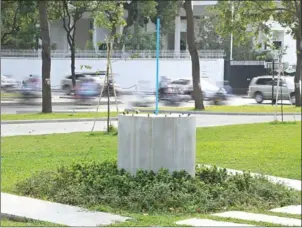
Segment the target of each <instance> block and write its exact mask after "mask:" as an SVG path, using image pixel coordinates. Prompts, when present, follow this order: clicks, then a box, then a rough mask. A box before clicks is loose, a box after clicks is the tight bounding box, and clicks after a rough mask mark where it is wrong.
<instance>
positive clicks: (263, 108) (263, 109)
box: [1, 105, 301, 121]
mask: <svg viewBox="0 0 302 228" xmlns="http://www.w3.org/2000/svg"><path fill="white" fill-rule="evenodd" d="M138 109H139V110H146V108H138ZM147 109H148V110H149V109H152V108H147ZM160 109H161V110H165V111H169V110H177V111H194V109H192V108H189V107H161V108H160ZM207 111H212V112H233V113H240V112H250V113H270V112H275V107H272V106H270V105H246V106H208V107H206V110H205V112H207ZM279 112H280V109H279ZM290 112H292V113H301V108H299V107H295V106H284V113H290ZM110 115H111V117H116V116H117V112H111V114H110ZM96 117H98V118H102V117H103V118H104V117H107V112H99V113H95V112H81V113H47V114H43V113H32V114H1V120H4V121H6V120H42V119H43V120H44V119H45V120H49V119H76V118H96Z"/></svg>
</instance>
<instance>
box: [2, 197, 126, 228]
mask: <svg viewBox="0 0 302 228" xmlns="http://www.w3.org/2000/svg"><path fill="white" fill-rule="evenodd" d="M1 213H2V214H6V215H9V216H15V217H23V218H28V219H34V220H40V221H45V222H51V223H55V224H61V225H65V226H78V227H80V226H100V225H103V226H104V225H110V224H114V223H116V222H124V221H126V220H128V219H130V218H127V217H122V216H119V215H114V214H110V213H103V212H92V211H88V210H85V209H83V208H79V207H74V206H69V205H64V204H59V203H52V202H48V201H43V200H37V199H33V198H29V197H23V196H16V195H11V194H7V193H1Z"/></svg>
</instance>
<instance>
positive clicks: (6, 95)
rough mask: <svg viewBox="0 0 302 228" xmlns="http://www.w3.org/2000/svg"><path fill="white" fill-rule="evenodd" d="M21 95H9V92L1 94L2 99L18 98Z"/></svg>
mask: <svg viewBox="0 0 302 228" xmlns="http://www.w3.org/2000/svg"><path fill="white" fill-rule="evenodd" d="M19 96H20V95H19V94H18V93H8V92H1V98H16V97H19Z"/></svg>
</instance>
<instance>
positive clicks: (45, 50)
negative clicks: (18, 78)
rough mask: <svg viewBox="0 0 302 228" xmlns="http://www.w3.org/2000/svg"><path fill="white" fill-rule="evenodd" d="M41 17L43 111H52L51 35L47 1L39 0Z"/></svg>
mask: <svg viewBox="0 0 302 228" xmlns="http://www.w3.org/2000/svg"><path fill="white" fill-rule="evenodd" d="M38 5H39V19H40V29H41V39H42V113H51V112H52V104H51V86H50V69H51V56H50V37H49V27H48V16H47V1H38Z"/></svg>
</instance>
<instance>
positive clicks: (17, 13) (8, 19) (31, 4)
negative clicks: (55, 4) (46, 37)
mask: <svg viewBox="0 0 302 228" xmlns="http://www.w3.org/2000/svg"><path fill="white" fill-rule="evenodd" d="M38 21H39V18H38V10H37V4H36V1H33V0H19V1H2V2H1V44H2V47H4V48H7V49H9V48H13V49H16V48H19V49H32V48H37V43H38V42H37V38H38V35H39V29H38V27H37V26H36V25H37V24H38Z"/></svg>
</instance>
